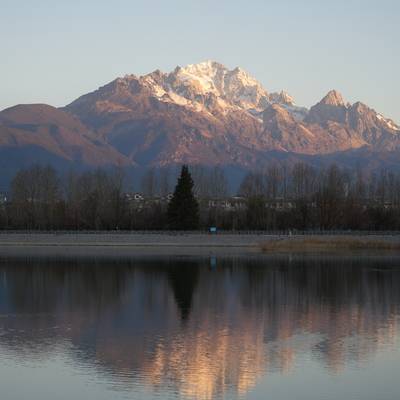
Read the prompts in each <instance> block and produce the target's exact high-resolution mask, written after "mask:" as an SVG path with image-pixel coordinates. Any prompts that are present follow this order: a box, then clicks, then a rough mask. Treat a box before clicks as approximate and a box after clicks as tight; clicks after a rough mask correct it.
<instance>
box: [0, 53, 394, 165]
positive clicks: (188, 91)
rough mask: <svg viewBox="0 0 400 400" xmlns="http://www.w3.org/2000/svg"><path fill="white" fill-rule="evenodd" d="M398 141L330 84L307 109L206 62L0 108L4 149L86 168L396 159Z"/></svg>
mask: <svg viewBox="0 0 400 400" xmlns="http://www.w3.org/2000/svg"><path fill="white" fill-rule="evenodd" d="M399 138H400V128H399V127H398V126H397V125H396V124H395V123H394V122H393V121H391V120H389V119H387V118H385V117H383V116H382V115H381V114H379V113H377V112H375V111H374V110H373V109H371V108H369V107H368V106H367V105H365V104H363V103H360V102H358V103H355V104H353V105H351V104H347V103H345V101H344V100H343V98H342V96H341V95H340V94H339V93H338V92H336V91H331V92H329V93H328V94H327V95H326V96H325V97H324V98H323V99H322V100H321V101H320V102H319V103H318V104H316V105H315V106H313V107H311V108H310V109H309V110H308V109H306V108H304V107H299V106H297V105H296V104H295V101H294V99H293V98H292V97H291V96H290V95H289V94H288V93H285V92H281V93H269V92H267V91H266V90H265V89H264V88H263V86H262V85H261V84H260V83H259V82H258V81H257V80H255V79H254V78H253V77H251V76H250V75H249V74H247V73H246V72H245V71H243V70H242V69H240V68H235V69H233V70H229V69H228V68H226V67H224V66H223V65H221V64H219V63H216V62H212V61H206V62H203V63H200V64H195V65H188V66H187V67H184V68H182V67H177V68H175V70H174V71H172V72H169V73H164V72H161V71H158V70H157V71H154V72H152V73H150V74H148V75H144V76H136V75H127V76H125V77H123V78H118V79H116V80H114V81H112V82H110V83H108V84H107V85H105V86H103V87H101V88H99V89H97V90H95V91H94V92H92V93H89V94H86V95H84V96H82V97H80V98H78V99H77V100H75V101H74V102H72V103H71V104H69V105H68V106H66V107H64V108H63V109H55V108H53V107H50V106H45V105H27V106H17V107H13V108H11V109H7V110H4V111H2V112H1V113H0V153H1V154H11V153H12V154H14V155H18V152H19V151H20V153H21V154H23V157H22V158H23V159H24V160H25V161H27V160H29V161H40V160H42V159H44V160H47V159H51V160H53V159H57V160H62V161H63V162H67V163H81V164H84V165H88V166H95V165H131V166H139V167H143V168H145V167H148V166H164V165H167V164H177V163H183V162H185V163H191V164H203V165H215V164H219V165H223V166H227V165H230V166H237V167H239V168H244V169H249V168H261V167H262V166H263V165H264V164H266V163H268V162H270V160H271V159H274V160H280V159H286V160H287V159H291V160H296V159H303V158H304V157H305V158H307V159H313V158H315V159H316V160H317V159H318V160H321V159H323V158H324V157H325V158H326V159H330V160H331V159H337V160H340V159H346V154H352V157H356V154H363V155H364V156H363V157H362V160H363V162H367V161H368V160H369V159H372V158H374V155H376V154H379V155H380V156H379V157H378V158H379V159H381V158H382V154H385V155H387V158H388V159H389V158H390V159H391V160H394V159H396V154H397V152H398V151H399V148H400V142H399ZM367 154H368V156H366V155H367ZM342 156H343V157H342ZM13 158H14V159H21V157H19V158H18V157H16V158H15V157H13ZM399 165H400V158H399Z"/></svg>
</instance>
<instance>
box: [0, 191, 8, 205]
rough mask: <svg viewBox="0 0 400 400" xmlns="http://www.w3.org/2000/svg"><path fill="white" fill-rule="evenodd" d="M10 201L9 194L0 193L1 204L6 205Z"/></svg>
mask: <svg viewBox="0 0 400 400" xmlns="http://www.w3.org/2000/svg"><path fill="white" fill-rule="evenodd" d="M7 201H8V197H7V194H6V193H4V192H0V204H6V203H7Z"/></svg>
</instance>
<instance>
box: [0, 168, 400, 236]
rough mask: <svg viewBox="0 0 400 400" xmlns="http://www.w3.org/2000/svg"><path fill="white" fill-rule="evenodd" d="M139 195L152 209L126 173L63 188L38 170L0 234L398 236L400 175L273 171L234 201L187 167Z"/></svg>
mask: <svg viewBox="0 0 400 400" xmlns="http://www.w3.org/2000/svg"><path fill="white" fill-rule="evenodd" d="M179 175H180V176H179ZM179 182H181V183H180V184H179ZM177 183H178V184H177ZM140 186H141V192H142V193H143V194H144V196H145V199H147V200H144V201H142V202H135V201H133V200H132V199H129V197H128V196H126V192H127V191H129V185H128V183H127V177H126V175H125V173H124V171H123V170H122V169H118V168H117V169H113V170H101V169H98V170H94V171H86V172H80V173H77V172H70V173H68V174H67V175H66V176H63V177H62V178H61V177H60V176H59V175H58V174H57V172H56V171H55V170H54V169H53V168H52V167H50V166H41V165H35V166H32V167H30V168H27V169H22V170H20V171H19V172H18V173H17V174H16V176H15V177H14V179H13V181H12V183H11V187H10V196H9V199H8V201H7V202H6V203H5V204H2V205H0V229H28V230H61V229H62V230H116V229H120V230H164V229H207V228H208V227H210V226H216V227H218V228H220V229H225V230H292V229H298V230H400V174H399V173H397V172H394V171H389V170H381V171H379V172H376V173H368V174H367V173H364V171H362V170H361V169H355V170H348V169H343V168H339V167H338V166H336V165H331V166H329V167H327V168H322V169H317V168H314V167H312V166H310V165H308V164H304V163H298V164H295V165H294V166H292V167H289V166H281V165H270V166H269V167H267V168H265V169H264V170H262V171H257V172H249V173H248V174H247V175H246V176H245V177H244V178H243V180H242V182H241V184H240V187H239V189H238V190H237V193H229V189H228V180H227V178H226V176H225V173H224V171H223V170H222V169H221V168H218V167H216V168H211V169H206V168H202V167H198V166H197V167H186V166H184V167H183V168H182V170H181V171H180V174H179V170H173V169H172V168H171V169H158V170H157V169H150V170H148V171H147V172H146V173H145V174H144V175H143V177H142V178H141V185H140ZM172 192H174V196H173V198H172V200H170V199H168V201H167V200H166V196H167V194H169V193H172Z"/></svg>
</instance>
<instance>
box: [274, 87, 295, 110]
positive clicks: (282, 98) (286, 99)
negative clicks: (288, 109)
mask: <svg viewBox="0 0 400 400" xmlns="http://www.w3.org/2000/svg"><path fill="white" fill-rule="evenodd" d="M269 98H270V100H271V102H272V103H282V104H286V105H290V106H293V105H294V104H295V102H294V98H293V97H292V96H291V95H290V94H289V93H288V92H285V91H284V90H282V91H281V92H279V93H278V92H274V93H271V94H270V95H269Z"/></svg>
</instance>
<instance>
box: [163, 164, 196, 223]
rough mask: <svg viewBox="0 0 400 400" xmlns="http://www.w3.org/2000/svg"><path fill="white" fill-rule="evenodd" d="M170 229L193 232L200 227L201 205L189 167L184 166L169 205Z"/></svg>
mask: <svg viewBox="0 0 400 400" xmlns="http://www.w3.org/2000/svg"><path fill="white" fill-rule="evenodd" d="M168 223H169V228H170V229H176V230H191V229H197V228H198V226H199V204H198V202H197V200H196V198H195V197H194V194H193V179H192V177H191V175H190V172H189V168H188V166H187V165H183V166H182V170H181V176H180V177H179V179H178V183H177V185H176V187H175V191H174V195H173V197H172V199H171V201H170V203H169V205H168Z"/></svg>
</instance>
